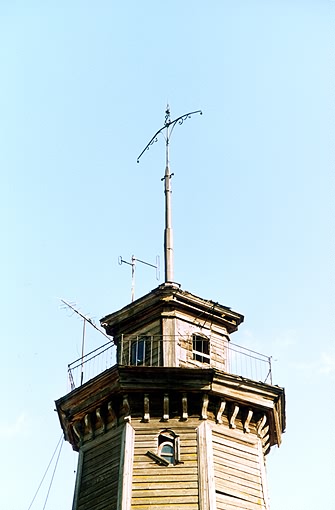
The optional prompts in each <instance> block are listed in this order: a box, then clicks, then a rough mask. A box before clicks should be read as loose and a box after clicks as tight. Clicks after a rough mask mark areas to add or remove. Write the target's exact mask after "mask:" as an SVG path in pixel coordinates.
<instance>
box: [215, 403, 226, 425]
mask: <svg viewBox="0 0 335 510" xmlns="http://www.w3.org/2000/svg"><path fill="white" fill-rule="evenodd" d="M225 407H226V401H225V400H221V404H220V408H219V410H218V412H217V415H216V422H217V423H223V422H222V414H223V411H224V410H225Z"/></svg>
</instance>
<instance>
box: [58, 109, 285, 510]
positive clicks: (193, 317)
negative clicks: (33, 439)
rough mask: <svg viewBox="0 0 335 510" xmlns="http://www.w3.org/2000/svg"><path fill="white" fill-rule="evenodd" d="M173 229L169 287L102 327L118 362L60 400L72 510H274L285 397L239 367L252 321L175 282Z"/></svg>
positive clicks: (167, 245)
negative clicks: (244, 327)
mask: <svg viewBox="0 0 335 510" xmlns="http://www.w3.org/2000/svg"><path fill="white" fill-rule="evenodd" d="M168 113H169V112H168ZM187 115H189V114H187ZM177 120H179V119H177ZM172 124H173V123H172V122H171V121H170V118H169V117H167V118H166V122H165V125H164V128H166V129H169V128H171V127H174V125H172ZM158 133H159V132H158ZM156 135H157V133H156ZM156 135H155V136H156ZM167 140H169V136H168V137H167ZM167 163H168V156H167ZM170 178H171V176H170V174H169V165H168V164H167V170H166V173H165V193H166V195H167V194H168V193H170ZM167 181H168V183H167ZM166 188H167V190H166ZM168 228H169V229H170V230H169V232H168V234H166V236H165V254H166V258H165V264H166V265H168V267H167V268H166V272H165V283H163V284H162V285H160V286H158V287H157V288H156V289H154V290H152V291H151V292H149V293H148V294H147V295H145V296H143V297H141V298H139V299H137V300H135V301H134V302H132V303H130V304H129V305H127V306H125V307H124V308H122V309H121V310H118V311H116V312H114V313H111V314H110V315H107V316H105V317H103V318H102V319H101V325H102V327H103V328H104V329H105V331H106V333H107V334H108V335H110V337H111V339H112V341H113V342H114V344H115V346H116V363H115V364H114V366H112V367H111V368H108V369H106V370H104V371H102V372H101V373H99V374H98V375H96V376H95V377H93V378H92V379H90V380H88V381H87V382H85V383H84V384H82V385H81V386H79V387H78V388H75V389H73V391H71V392H70V393H69V394H67V395H65V396H64V397H62V398H60V399H59V400H57V401H56V407H57V411H58V415H59V419H60V422H61V426H62V428H63V431H64V436H65V439H66V440H67V441H69V442H70V443H71V445H72V447H73V448H74V449H75V450H77V451H79V460H78V469H77V480H76V487H75V494H74V501H73V510H244V509H246V510H260V509H269V503H268V495H267V484H266V472H265V456H266V454H267V453H268V452H269V450H270V448H271V447H272V446H273V445H280V442H281V435H282V432H283V431H284V429H285V395H284V390H283V389H282V388H280V387H278V386H274V385H272V383H271V380H269V378H267V379H266V381H267V382H260V381H259V380H258V379H256V378H255V379H254V378H253V377H246V376H245V375H244V374H241V373H238V371H237V370H236V369H234V368H233V367H234V363H233V362H234V359H235V358H236V357H237V356H239V355H241V352H237V351H235V350H233V349H232V348H231V344H230V335H231V333H233V332H234V331H236V330H237V329H238V326H239V325H240V324H241V322H242V321H243V316H242V315H241V314H239V313H237V312H234V311H232V310H231V309H230V308H228V307H226V306H223V305H221V304H219V303H216V302H213V301H210V300H206V299H203V298H200V297H198V296H195V295H193V294H191V293H190V292H187V291H185V290H182V289H181V287H180V285H179V284H177V283H175V282H173V266H172V267H171V265H170V263H172V261H173V257H172V256H171V250H172V228H171V226H169V227H168ZM168 250H169V253H167V251H168ZM169 261H170V262H169ZM243 355H245V353H243ZM268 375H269V374H268Z"/></svg>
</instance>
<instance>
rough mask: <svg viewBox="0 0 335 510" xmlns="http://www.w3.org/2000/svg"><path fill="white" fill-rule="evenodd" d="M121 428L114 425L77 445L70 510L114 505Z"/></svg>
mask: <svg viewBox="0 0 335 510" xmlns="http://www.w3.org/2000/svg"><path fill="white" fill-rule="evenodd" d="M121 431H122V427H118V428H116V429H114V430H112V431H110V432H108V433H107V434H106V435H104V436H102V437H100V438H97V439H95V440H92V441H89V442H87V443H86V444H85V445H84V446H83V447H82V448H81V451H80V458H79V462H78V472H77V482H76V490H75V497H74V502H73V510H105V509H107V508H108V509H111V510H112V509H116V508H117V498H118V482H119V466H120V453H121Z"/></svg>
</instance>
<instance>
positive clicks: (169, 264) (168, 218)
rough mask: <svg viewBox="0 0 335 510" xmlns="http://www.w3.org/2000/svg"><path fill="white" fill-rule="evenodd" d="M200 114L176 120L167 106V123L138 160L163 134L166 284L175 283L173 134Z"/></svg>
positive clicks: (200, 112) (190, 113) (188, 114)
mask: <svg viewBox="0 0 335 510" xmlns="http://www.w3.org/2000/svg"><path fill="white" fill-rule="evenodd" d="M196 113H199V114H200V115H202V111H201V110H196V111H194V112H189V113H185V114H184V115H181V116H180V117H177V118H176V119H174V120H171V117H170V106H169V105H167V106H166V110H165V121H164V126H163V127H161V128H160V129H159V130H158V131H157V133H155V134H154V136H153V137H152V138H151V140H150V142H149V143H148V144H147V145H146V146H145V148H144V149H143V151H142V152H141V154H140V155H139V156H138V158H137V163H139V162H140V158H141V156H142V155H143V154H144V152H145V151H146V150H149V149H150V147H151V145H153V144H154V143H155V142H157V141H158V135H160V134H161V133H162V134H163V136H164V138H165V175H164V177H163V178H162V179H161V180H162V181H164V193H165V229H164V262H165V264H164V269H165V282H173V271H174V267H173V231H172V214H171V193H172V189H171V182H170V181H171V177H172V176H173V173H172V174H171V172H170V160H169V145H170V139H171V135H172V132H173V130H174V128H175V126H176V124H180V125H181V124H183V123H184V121H185V120H187V119H190V118H191V116H192V115H195V114H196Z"/></svg>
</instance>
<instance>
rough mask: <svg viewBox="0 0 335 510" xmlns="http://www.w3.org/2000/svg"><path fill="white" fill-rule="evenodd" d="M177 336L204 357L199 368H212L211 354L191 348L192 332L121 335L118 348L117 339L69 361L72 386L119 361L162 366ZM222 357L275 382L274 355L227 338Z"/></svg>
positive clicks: (232, 367) (228, 366)
mask: <svg viewBox="0 0 335 510" xmlns="http://www.w3.org/2000/svg"><path fill="white" fill-rule="evenodd" d="M176 340H177V341H178V343H180V342H183V343H184V344H186V345H187V343H188V344H189V345H190V349H189V350H188V353H189V356H190V360H192V359H193V360H197V361H199V359H200V360H201V361H203V363H197V366H199V368H201V367H202V368H209V367H210V366H211V361H212V360H211V355H210V354H206V353H202V357H201V358H200V357H199V353H198V352H197V351H192V335H191V336H181V335H178V338H175V337H173V336H164V337H163V336H143V335H141V336H126V335H122V336H121V337H120V338H118V339H115V343H116V344H117V348H116V345H115V344H114V343H112V342H107V343H106V344H104V345H101V346H100V347H98V348H97V349H95V350H94V351H91V352H90V353H88V354H85V356H83V358H79V359H77V360H76V361H74V362H72V363H70V364H69V365H68V374H69V380H70V385H71V390H73V389H74V388H76V387H78V386H81V385H82V384H83V383H85V382H87V381H89V380H90V379H92V378H93V377H95V376H97V375H99V374H100V373H102V372H103V371H104V370H107V369H108V368H111V367H112V366H114V365H115V364H116V363H118V364H119V365H123V366H142V367H145V366H146V367H159V366H163V353H164V344H165V343H166V342H175V341H176ZM194 353H195V354H194ZM192 354H193V357H192ZM200 354H201V353H200ZM222 361H223V362H224V366H225V371H226V372H228V373H231V374H235V375H240V376H242V377H246V378H248V379H253V380H255V381H261V382H264V383H269V384H272V369H271V357H269V356H265V355H263V354H261V353H259V352H256V351H252V350H250V349H247V348H245V347H242V346H239V345H236V344H233V343H232V342H227V343H226V344H225V346H224V349H223V353H222ZM213 365H214V362H213Z"/></svg>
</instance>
